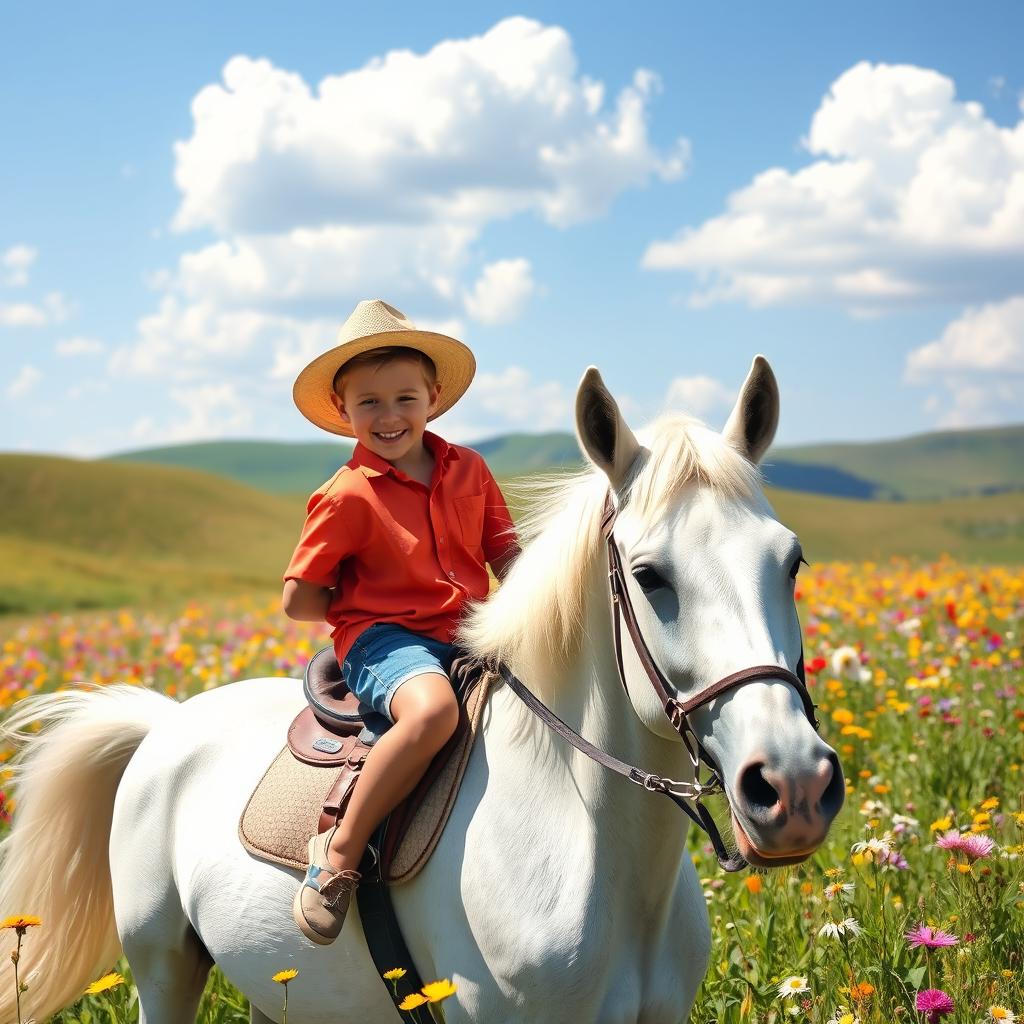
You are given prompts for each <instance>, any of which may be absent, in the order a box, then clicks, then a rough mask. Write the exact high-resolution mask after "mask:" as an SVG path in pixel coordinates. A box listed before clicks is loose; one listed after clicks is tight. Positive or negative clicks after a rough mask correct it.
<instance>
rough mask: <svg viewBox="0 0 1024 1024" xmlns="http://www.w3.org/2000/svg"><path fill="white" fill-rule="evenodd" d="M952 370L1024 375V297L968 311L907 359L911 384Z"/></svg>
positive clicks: (908, 376)
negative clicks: (938, 336) (940, 334)
mask: <svg viewBox="0 0 1024 1024" xmlns="http://www.w3.org/2000/svg"><path fill="white" fill-rule="evenodd" d="M951 371H953V372H964V371H966V372H976V373H985V374H1011V375H1017V376H1024V295H1018V296H1016V297H1015V298H1012V299H1008V300H1007V301H1006V302H1001V303H990V304H989V305H987V306H982V307H981V308H974V309H968V310H966V311H965V312H964V313H963V315H962V316H960V317H959V318H958V319H956V320H954V321H953V322H952V323H951V324H949V325H948V326H947V327H946V329H945V330H944V331H943V332H942V336H941V337H940V338H939V339H938V340H936V341H932V342H929V343H928V344H927V345H922V346H921V347H920V348H917V349H914V351H912V352H911V353H910V354H909V355H908V356H907V378H908V380H909V381H910V382H912V383H919V382H920V381H922V380H924V379H926V378H927V377H928V376H930V375H933V374H938V373H947V372H951Z"/></svg>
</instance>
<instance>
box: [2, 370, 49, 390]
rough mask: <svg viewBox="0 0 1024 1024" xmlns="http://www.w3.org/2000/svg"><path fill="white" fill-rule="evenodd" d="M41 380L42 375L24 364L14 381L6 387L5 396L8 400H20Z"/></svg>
mask: <svg viewBox="0 0 1024 1024" xmlns="http://www.w3.org/2000/svg"><path fill="white" fill-rule="evenodd" d="M42 379H43V375H42V373H40V371H39V370H37V369H36V367H34V366H29V365H28V364H26V365H25V366H23V367H22V368H21V369H20V370H19V371H18V375H17V376H16V377H15V378H14V380H12V381H11V382H10V384H8V385H7V389H6V390H7V396H8V397H9V398H22V397H24V396H25V395H27V394H28V393H29V392H30V391H31V390H32V389H33V388H34V387H35V386H36V384H38V383H39V381H41V380H42Z"/></svg>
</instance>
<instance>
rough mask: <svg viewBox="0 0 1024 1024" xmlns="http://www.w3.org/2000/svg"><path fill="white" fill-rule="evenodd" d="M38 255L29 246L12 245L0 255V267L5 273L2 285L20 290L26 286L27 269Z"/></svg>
mask: <svg viewBox="0 0 1024 1024" xmlns="http://www.w3.org/2000/svg"><path fill="white" fill-rule="evenodd" d="M38 255H39V253H38V252H37V251H36V250H35V249H33V248H32V246H30V245H12V246H11V247H10V248H9V249H6V250H5V251H4V253H3V254H2V255H0V266H2V267H3V268H4V270H5V271H7V274H6V276H5V277H4V279H3V283H4V284H5V285H7V286H8V287H11V288H22V287H24V286H25V285H26V284H28V272H29V268H30V267H31V266H32V264H33V263H35V261H36V257H37V256H38Z"/></svg>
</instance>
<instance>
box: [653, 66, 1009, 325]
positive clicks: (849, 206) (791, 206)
mask: <svg viewBox="0 0 1024 1024" xmlns="http://www.w3.org/2000/svg"><path fill="white" fill-rule="evenodd" d="M804 146H805V148H806V149H807V151H808V152H809V153H810V155H811V156H812V157H813V158H815V159H813V160H812V162H811V163H809V164H807V165H806V166H804V167H801V168H800V169H798V170H795V171H789V170H785V169H783V168H780V167H774V168H769V169H768V170H765V171H763V172H762V173H760V174H758V175H756V176H755V178H754V179H753V181H752V182H751V183H750V184H749V185H747V186H746V187H744V188H742V189H740V190H739V191H737V192H734V193H733V194H732V195H731V196H729V198H728V201H727V204H726V209H725V211H724V212H723V213H721V214H719V215H718V216H716V217H713V218H711V219H710V220H707V221H705V222H704V223H703V224H701V225H699V226H697V227H687V228H684V229H683V230H682V231H680V232H679V234H678V235H676V237H675V238H672V239H669V240H664V241H657V242H654V243H653V244H652V245H650V246H649V248H648V249H647V251H646V253H645V255H644V266H646V267H648V268H653V269H663V270H669V269H680V270H688V271H691V272H692V273H694V274H696V275H697V279H698V287H697V290H696V292H695V294H694V295H693V297H692V302H693V303H694V304H695V305H698V306H699V305H706V304H709V303H713V302H719V301H725V300H738V301H745V302H747V303H749V304H751V305H753V306H767V305H778V304H784V303H797V302H802V303H806V302H829V303H836V304H840V305H842V306H844V307H846V308H848V309H850V310H853V311H862V312H877V311H884V310H887V309H892V308H895V307H901V306H909V305H917V306H920V305H925V304H936V303H940V302H941V303H948V302H951V301H952V302H983V301H991V300H997V299H1003V298H1006V297H1008V296H1009V295H1011V294H1013V293H1014V292H1015V291H1017V290H1019V283H1020V280H1021V279H1022V275H1024V118H1022V119H1021V120H1019V121H1018V122H1017V124H1016V125H1015V126H1013V127H1011V128H1003V127H1000V126H999V125H997V124H996V123H995V122H994V121H992V120H991V119H989V118H987V117H986V116H985V111H984V109H983V108H982V106H981V105H980V104H978V103H974V102H963V101H960V100H958V99H957V98H956V93H955V87H954V83H953V81H952V80H951V79H949V78H947V77H946V76H944V75H941V74H939V73H938V72H936V71H932V70H929V69H926V68H919V67H913V66H908V65H895V66H894V65H884V64H880V65H872V64H868V63H860V64H857V65H856V66H854V67H852V68H850V69H849V70H848V71H846V72H845V73H844V74H842V75H841V76H840V77H839V78H838V79H837V80H836V81H835V82H834V83H833V84H832V87H831V89H830V91H829V94H828V95H827V96H826V97H825V98H824V100H823V101H822V103H821V105H820V107H819V108H818V110H817V111H816V112H815V114H814V116H813V119H812V121H811V125H810V131H809V133H808V135H807V138H806V139H805V140H804Z"/></svg>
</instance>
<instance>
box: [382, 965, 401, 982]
mask: <svg viewBox="0 0 1024 1024" xmlns="http://www.w3.org/2000/svg"><path fill="white" fill-rule="evenodd" d="M404 977H405V968H404V967H392V968H391V970H390V971H385V972H384V980H385V981H398V979H399V978H404Z"/></svg>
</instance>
